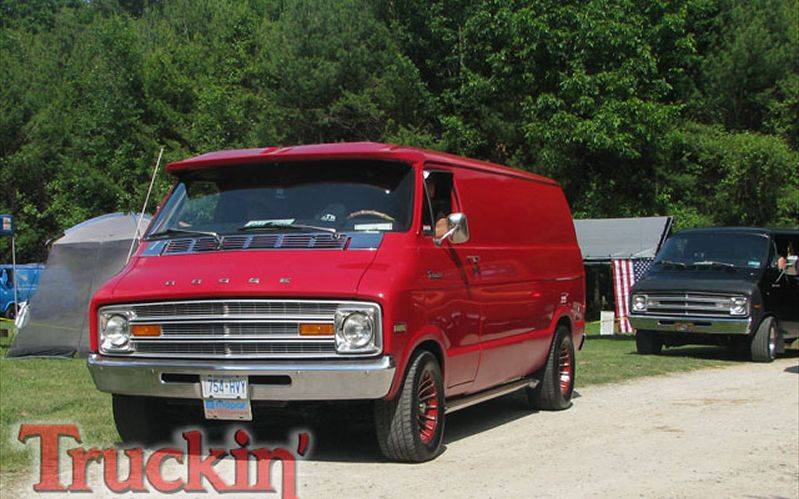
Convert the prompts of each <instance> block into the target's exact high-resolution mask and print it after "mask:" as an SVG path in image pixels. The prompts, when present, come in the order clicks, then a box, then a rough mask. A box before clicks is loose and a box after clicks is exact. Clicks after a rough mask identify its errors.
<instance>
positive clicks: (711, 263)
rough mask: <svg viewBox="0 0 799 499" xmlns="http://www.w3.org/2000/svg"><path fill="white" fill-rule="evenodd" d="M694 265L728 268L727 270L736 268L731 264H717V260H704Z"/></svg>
mask: <svg viewBox="0 0 799 499" xmlns="http://www.w3.org/2000/svg"><path fill="white" fill-rule="evenodd" d="M693 264H694V265H702V266H708V267H727V268H730V269H734V268H735V265H733V264H731V263H727V262H717V261H715V260H703V261H701V262H694V263H693Z"/></svg>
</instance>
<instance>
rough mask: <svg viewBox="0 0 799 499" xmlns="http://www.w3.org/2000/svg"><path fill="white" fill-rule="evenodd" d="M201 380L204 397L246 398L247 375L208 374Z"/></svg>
mask: <svg viewBox="0 0 799 499" xmlns="http://www.w3.org/2000/svg"><path fill="white" fill-rule="evenodd" d="M201 381H202V389H203V398H204V399H246V398H247V376H220V375H208V376H203V377H202V380H201Z"/></svg>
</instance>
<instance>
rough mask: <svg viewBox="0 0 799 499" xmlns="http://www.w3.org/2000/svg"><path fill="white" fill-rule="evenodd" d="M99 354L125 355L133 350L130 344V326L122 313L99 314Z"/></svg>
mask: <svg viewBox="0 0 799 499" xmlns="http://www.w3.org/2000/svg"><path fill="white" fill-rule="evenodd" d="M98 326H99V330H100V352H101V353H127V352H130V351H132V350H133V345H131V343H130V326H129V324H128V316H127V314H125V313H124V312H117V311H108V312H103V311H101V312H100V321H99V324H98Z"/></svg>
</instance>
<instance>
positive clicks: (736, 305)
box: [730, 296, 749, 315]
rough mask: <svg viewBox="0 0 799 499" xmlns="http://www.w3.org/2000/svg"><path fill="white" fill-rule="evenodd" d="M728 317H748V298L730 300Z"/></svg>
mask: <svg viewBox="0 0 799 499" xmlns="http://www.w3.org/2000/svg"><path fill="white" fill-rule="evenodd" d="M730 315H749V298H747V297H746V296H733V297H732V298H730Z"/></svg>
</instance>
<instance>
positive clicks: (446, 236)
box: [433, 225, 459, 246]
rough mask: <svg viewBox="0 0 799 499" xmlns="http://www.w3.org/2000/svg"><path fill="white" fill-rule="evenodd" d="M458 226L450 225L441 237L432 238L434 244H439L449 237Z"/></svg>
mask: <svg viewBox="0 0 799 499" xmlns="http://www.w3.org/2000/svg"><path fill="white" fill-rule="evenodd" d="M458 228H459V226H457V225H456V226H454V227H452V228H451V229H449V230H448V231H447V232H445V233H444V234H443V235H442V236H441V237H434V238H433V242H434V243H435V245H436V246H441V245H442V244H444V241H445V240H446V239H449V238H450V237H452V234H454V233H455V231H456V230H458Z"/></svg>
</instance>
